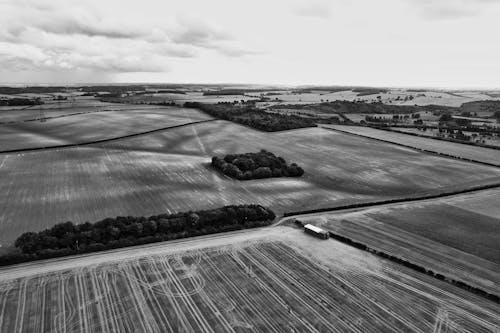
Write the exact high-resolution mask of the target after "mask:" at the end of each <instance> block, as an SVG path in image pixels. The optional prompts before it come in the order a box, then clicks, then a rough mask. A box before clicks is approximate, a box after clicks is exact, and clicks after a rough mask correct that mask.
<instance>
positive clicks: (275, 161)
mask: <svg viewBox="0 0 500 333" xmlns="http://www.w3.org/2000/svg"><path fill="white" fill-rule="evenodd" d="M212 166H213V167H214V168H216V169H217V170H220V171H221V172H222V173H224V174H225V175H228V176H229V177H232V178H236V179H239V180H250V179H261V178H271V177H300V176H302V175H303V174H304V170H303V169H302V168H301V167H299V166H298V165H297V164H295V163H292V164H290V165H287V163H286V161H285V160H284V159H283V158H282V157H277V156H276V155H274V154H273V153H271V152H268V151H265V150H261V151H260V152H258V153H246V154H229V155H226V156H224V158H220V157H217V156H214V157H213V158H212Z"/></svg>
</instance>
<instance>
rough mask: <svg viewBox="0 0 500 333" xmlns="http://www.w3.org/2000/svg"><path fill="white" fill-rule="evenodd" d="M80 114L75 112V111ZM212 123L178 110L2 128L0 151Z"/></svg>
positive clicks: (119, 113)
mask: <svg viewBox="0 0 500 333" xmlns="http://www.w3.org/2000/svg"><path fill="white" fill-rule="evenodd" d="M74 111H75V112H77V111H76V110H74ZM207 119H211V117H210V116H208V115H206V114H204V113H202V112H200V111H197V110H195V109H185V108H179V107H161V108H158V107H156V108H151V107H149V108H147V107H145V108H142V107H140V106H135V108H134V109H122V110H119V111H107V112H95V113H84V114H77V115H71V116H67V117H59V118H55V119H48V120H47V121H46V122H37V121H36V122H35V121H33V122H21V123H15V124H3V125H0V150H12V149H24V148H37V147H50V146H54V145H64V144H73V143H84V142H91V141H95V140H101V139H108V138H115V137H120V136H123V135H128V134H133V133H140V132H144V131H149V130H154V129H157V128H162V127H168V126H174V125H180V124H185V123H190V122H193V121H199V120H207Z"/></svg>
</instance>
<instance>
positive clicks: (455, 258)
mask: <svg viewBox="0 0 500 333" xmlns="http://www.w3.org/2000/svg"><path fill="white" fill-rule="evenodd" d="M498 202H500V190H499V189H492V190H486V191H481V192H473V193H468V194H464V195H459V196H454V197H449V198H442V199H435V200H425V201H421V202H412V203H406V204H394V205H385V206H380V207H373V208H367V209H360V210H353V211H349V212H339V213H334V212H332V213H326V214H318V215H316V216H310V217H306V218H304V219H303V220H304V221H306V222H309V223H315V224H318V225H323V227H325V228H327V229H329V230H331V231H333V232H335V233H337V234H340V235H342V236H345V237H348V238H351V239H352V240H354V241H358V242H361V243H363V244H365V245H367V246H369V247H371V248H374V249H377V250H380V251H383V252H385V253H389V254H391V255H395V256H397V257H399V258H402V259H405V260H408V261H410V262H412V263H415V264H418V265H420V266H422V267H425V268H426V269H430V270H432V271H433V272H439V273H441V274H443V275H445V276H448V277H452V278H456V279H458V280H460V281H465V282H466V283H468V284H470V285H473V286H478V287H479V288H481V289H483V290H486V291H488V292H490V293H493V294H498V291H499V290H500V243H499V242H498V237H499V235H500V219H499V217H500V207H499V206H498ZM301 220H302V219H301Z"/></svg>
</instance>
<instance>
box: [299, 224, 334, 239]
mask: <svg viewBox="0 0 500 333" xmlns="http://www.w3.org/2000/svg"><path fill="white" fill-rule="evenodd" d="M304 232H306V233H308V234H310V235H313V236H316V237H318V238H321V239H328V237H329V235H328V231H326V230H323V229H321V228H318V227H317V226H315V225H312V224H306V225H305V226H304Z"/></svg>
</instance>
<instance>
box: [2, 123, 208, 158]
mask: <svg viewBox="0 0 500 333" xmlns="http://www.w3.org/2000/svg"><path fill="white" fill-rule="evenodd" d="M216 120H218V119H207V120H199V121H193V122H190V123H185V124H179V125H174V126H168V127H162V128H157V129H154V130H150V131H146V132H139V133H132V134H127V135H122V136H118V137H114V138H108V139H101V140H95V141H88V142H81V143H68V144H64V145H55V146H48V147H35V148H20V149H10V150H2V151H0V154H15V153H30V152H39V151H46V150H56V149H63V148H75V147H82V146H90V145H95V144H100V143H108V142H112V141H118V140H123V139H129V138H133V137H137V136H142V135H148V134H152V133H156V132H162V131H166V130H169V129H174V128H179V127H184V126H190V125H197V124H201V123H207V122H211V121H216Z"/></svg>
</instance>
